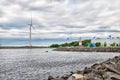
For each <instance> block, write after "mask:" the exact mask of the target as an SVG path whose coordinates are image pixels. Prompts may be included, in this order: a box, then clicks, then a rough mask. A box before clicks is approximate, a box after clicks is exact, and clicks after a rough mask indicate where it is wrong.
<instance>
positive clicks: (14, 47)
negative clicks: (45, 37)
mask: <svg viewBox="0 0 120 80" xmlns="http://www.w3.org/2000/svg"><path fill="white" fill-rule="evenodd" d="M35 48H49V47H47V46H1V47H0V49H35Z"/></svg>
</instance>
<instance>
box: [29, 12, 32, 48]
mask: <svg viewBox="0 0 120 80" xmlns="http://www.w3.org/2000/svg"><path fill="white" fill-rule="evenodd" d="M30 17H31V20H30V24H28V25H29V26H30V27H29V30H30V34H29V46H30V47H32V28H33V23H32V15H31V14H30Z"/></svg>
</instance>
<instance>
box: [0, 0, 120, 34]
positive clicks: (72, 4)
mask: <svg viewBox="0 0 120 80" xmlns="http://www.w3.org/2000/svg"><path fill="white" fill-rule="evenodd" d="M35 1H39V0H4V2H1V3H0V4H2V3H4V4H2V6H3V7H4V6H6V5H11V6H12V5H13V4H16V5H19V6H20V7H21V10H19V12H20V13H23V12H24V10H25V9H27V11H26V12H30V11H32V12H33V15H35V16H37V17H35V18H33V24H34V25H35V26H36V27H37V29H39V30H40V29H43V30H44V29H46V28H48V30H49V28H51V27H52V28H53V29H51V30H54V32H51V33H53V34H58V35H59V34H69V33H70V32H57V30H62V29H68V31H72V29H73V28H77V29H76V31H74V32H73V33H76V34H86V33H102V32H107V33H109V32H111V33H112V32H116V33H120V31H119V30H118V27H119V24H118V22H119V18H118V17H120V15H115V14H114V15H113V14H112V15H109V16H106V15H105V14H110V13H109V12H112V11H113V12H114V9H115V10H116V12H115V13H116V14H120V8H119V6H118V5H116V4H119V0H116V2H114V0H106V1H99V0H44V1H46V3H45V5H37V6H36V5H30V4H32V3H34V2H35ZM117 2H118V3H117ZM5 3H6V5H5ZM54 3H55V4H54ZM29 10H30V11H29ZM117 10H118V11H117ZM7 11H8V13H9V7H8V9H7ZM2 12H3V11H0V14H1V16H3V17H4V16H6V14H4V15H2V14H3V13H2ZM11 12H12V10H11ZM6 13H7V12H6ZM13 13H14V12H13ZM11 15H14V14H11ZM101 15H102V16H101ZM18 16H21V19H19V18H18V19H17V18H16V19H15V17H14V20H12V21H8V22H4V23H0V26H1V27H2V28H4V29H11V28H16V29H18V30H19V29H21V28H24V27H27V24H28V23H29V19H26V18H25V17H24V18H23V17H22V15H18ZM39 18H40V20H39ZM112 19H113V22H112ZM10 20H11V19H10ZM116 25H117V27H116ZM90 26H92V27H90ZM88 27H89V29H90V30H87V29H88ZM113 27H116V28H114V30H111V29H110V28H113ZM79 28H80V29H81V28H82V29H84V31H78V29H79ZM86 28H87V29H86ZM94 28H95V29H94ZM64 31H66V30H64ZM23 33H24V32H23Z"/></svg>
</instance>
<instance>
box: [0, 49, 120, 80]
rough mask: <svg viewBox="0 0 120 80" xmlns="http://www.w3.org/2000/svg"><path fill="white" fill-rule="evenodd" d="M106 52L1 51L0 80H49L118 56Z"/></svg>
mask: <svg viewBox="0 0 120 80" xmlns="http://www.w3.org/2000/svg"><path fill="white" fill-rule="evenodd" d="M118 55H120V53H106V52H59V51H53V49H49V48H41V49H0V80H47V78H48V76H49V75H52V76H54V77H57V76H63V75H66V74H70V72H71V71H72V72H75V71H77V70H82V69H83V68H84V67H86V66H88V67H89V66H90V65H92V64H94V63H99V62H102V61H105V60H107V59H108V58H112V57H114V56H118Z"/></svg>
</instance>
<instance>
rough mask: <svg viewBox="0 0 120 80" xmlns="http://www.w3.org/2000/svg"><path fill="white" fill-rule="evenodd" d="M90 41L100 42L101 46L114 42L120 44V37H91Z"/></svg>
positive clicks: (107, 45) (108, 45)
mask: <svg viewBox="0 0 120 80" xmlns="http://www.w3.org/2000/svg"><path fill="white" fill-rule="evenodd" d="M91 43H101V46H105V44H106V47H110V45H111V44H115V46H120V37H117V38H96V39H92V40H91Z"/></svg>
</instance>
